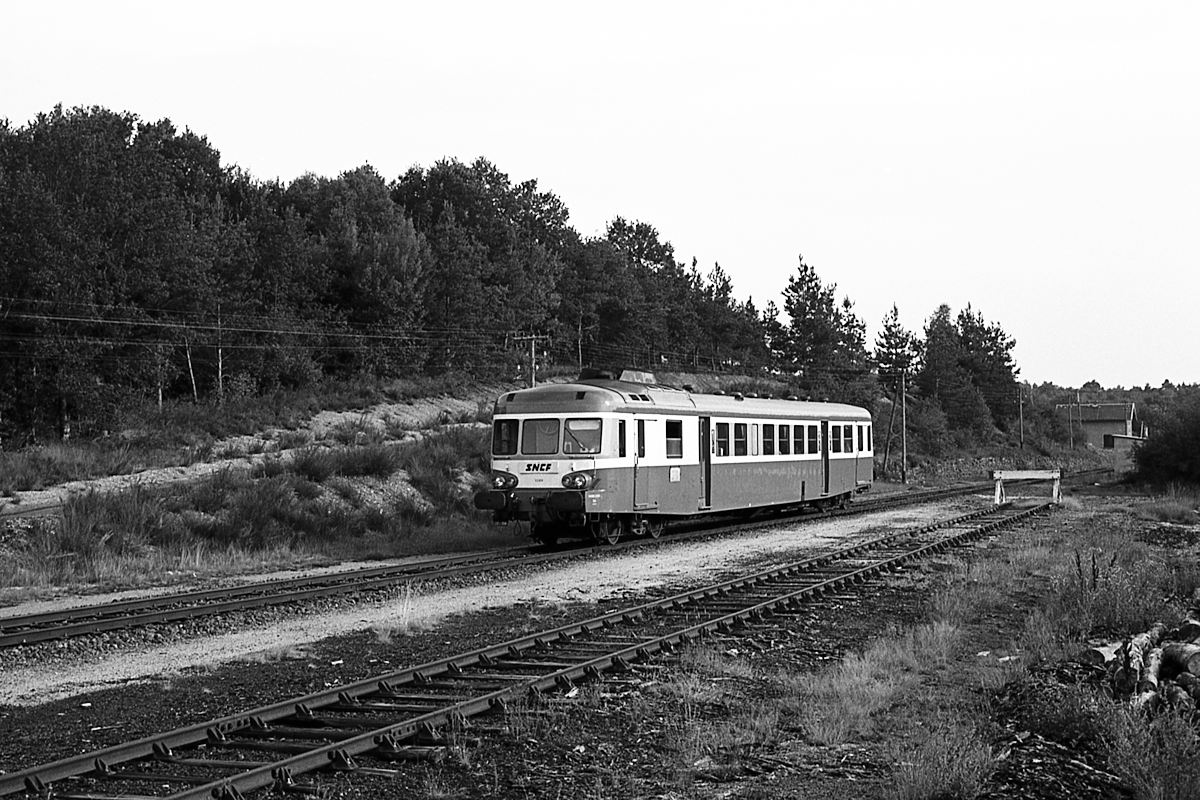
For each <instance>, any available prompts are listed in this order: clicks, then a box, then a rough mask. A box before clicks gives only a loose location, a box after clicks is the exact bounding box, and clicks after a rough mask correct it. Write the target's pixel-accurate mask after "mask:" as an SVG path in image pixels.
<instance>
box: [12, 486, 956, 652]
mask: <svg viewBox="0 0 1200 800" xmlns="http://www.w3.org/2000/svg"><path fill="white" fill-rule="evenodd" d="M975 488H977V487H954V488H951V489H935V490H930V491H923V492H913V493H909V494H904V495H888V496H887V497H886V498H872V499H871V500H870V501H867V502H860V503H855V504H853V506H851V507H848V508H845V509H831V510H829V511H826V512H824V513H823V514H822V515H821V516H842V515H851V514H861V513H867V512H870V511H873V510H876V509H879V508H890V507H893V506H900V505H909V504H915V503H922V502H932V501H935V500H939V499H944V498H946V497H952V496H955V495H959V494H964V493H967V492H970V491H973V490H974V489H975ZM795 516H796V515H795V514H793V515H790V516H787V515H769V516H768V518H766V519H762V520H757V521H750V522H747V521H742V522H739V523H737V524H734V525H730V524H728V522H727V520H724V519H719V520H718V521H717V523H716V525H715V526H714V524H713V523H712V522H711V521H706V522H705V523H700V524H699V526H698V527H695V528H692V527H685V529H684V530H683V532H679V533H675V534H674V535H673V537H672V538H673V539H674V540H676V541H679V540H681V539H684V538H689V537H698V536H713V535H719V534H721V533H725V532H729V531H733V530H739V531H745V530H755V529H758V528H762V527H769V526H773V525H778V524H780V523H781V522H783V521H787V520H788V519H794V518H795ZM650 541H653V540H646V539H629V540H626V541H623V542H619V543H618V544H617V545H615V546H614V545H603V544H591V543H582V544H575V545H571V546H568V547H565V548H560V549H558V550H555V551H552V552H542V551H540V550H539V549H538V548H535V547H513V548H506V549H503V550H497V551H491V552H485V553H475V554H471V555H466V556H447V557H444V558H440V559H432V560H426V561H421V562H413V563H408V564H399V565H387V566H382V567H370V568H366V569H360V570H347V571H345V572H340V573H332V574H326V575H318V576H302V577H298V578H289V579H281V580H275V581H260V582H254V583H246V584H240V585H237V586H230V587H222V588H216V589H200V590H195V591H190V592H179V593H173V594H164V595H157V596H154V597H149V598H138V599H132V600H124V601H118V602H113V603H106V604H103V605H85V606H74V607H71V608H66V609H59V610H56V611H47V612H41V613H35V614H24V615H13V616H3V615H0V648H3V647H16V646H20V645H28V644H36V643H38V642H44V641H50V640H54V639H67V638H71V637H76V636H83V635H87V634H94V633H103V632H106V631H114V630H123V629H125V628H133V627H138V626H141V625H148V624H154V623H163V622H175V621H179V620H185V619H192V618H195V617H200V616H208V615H215V614H221V613H226V612H230V611H242V610H248V609H252V608H261V607H264V606H272V605H283V604H285V603H291V602H298V601H302V600H311V599H317V598H321V597H330V596H335V595H341V594H349V593H352V592H361V591H369V590H374V589H382V588H386V587H388V586H392V585H395V584H398V583H405V582H412V581H416V580H437V579H439V578H446V577H451V576H455V575H465V574H470V573H474V572H485V571H493V570H499V569H505V568H508V567H514V566H530V565H536V564H540V563H544V562H548V561H555V560H558V559H562V558H569V557H573V556H576V555H579V554H581V553H582V552H587V551H611V550H612V549H614V547H615V548H617V549H625V548H629V547H637V546H641V545H644V544H647V543H649V542H650ZM509 553H520V554H521V555H516V556H511V557H507V558H506V557H504V556H505V554H509Z"/></svg>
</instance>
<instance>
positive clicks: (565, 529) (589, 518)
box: [475, 456, 874, 543]
mask: <svg viewBox="0 0 1200 800" xmlns="http://www.w3.org/2000/svg"><path fill="white" fill-rule="evenodd" d="M828 463H829V467H828V469H826V468H825V465H824V463H823V462H822V461H787V462H774V463H764V462H752V463H737V464H679V465H663V466H638V467H635V468H632V469H630V468H623V469H612V470H603V471H601V472H600V473H599V475H600V480H599V481H598V484H597V488H594V489H588V490H584V491H573V490H568V489H514V490H509V491H500V490H492V491H487V492H481V493H480V494H478V495H476V497H475V506H476V507H477V508H480V509H483V510H488V511H491V512H492V513H493V518H494V519H495V520H496V521H497V522H511V521H518V522H524V523H528V524H529V527H530V535H531V536H533V538H535V539H538V540H539V541H543V542H547V543H552V542H554V541H556V540H558V539H559V538H594V539H597V540H601V541H609V542H616V541H617V540H618V539H619V538H621V537H624V536H643V535H649V536H658V535H659V534H660V533H661V532H662V527H663V525H664V524H665V523H666V522H667V521H669V520H672V519H680V518H687V517H695V516H698V515H704V514H720V513H729V512H738V511H743V512H744V511H753V510H757V509H768V508H788V507H801V506H816V507H827V506H832V505H840V504H844V503H846V502H848V501H849V499H850V498H851V497H852V496H853V495H854V494H856V493H858V492H862V491H866V490H867V489H868V488H870V486H871V482H872V479H873V475H872V469H873V466H874V465H873V459H872V458H871V457H870V456H863V457H860V458H845V459H830V460H829V462H828Z"/></svg>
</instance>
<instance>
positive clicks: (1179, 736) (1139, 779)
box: [1107, 706, 1200, 800]
mask: <svg viewBox="0 0 1200 800" xmlns="http://www.w3.org/2000/svg"><path fill="white" fill-rule="evenodd" d="M1110 708H1111V714H1110V717H1109V730H1108V736H1107V745H1108V750H1109V761H1110V764H1111V767H1112V770H1113V772H1114V773H1116V774H1117V775H1118V776H1120V777H1121V779H1122V781H1123V782H1124V783H1125V785H1126V786H1128V787H1129V788H1130V789H1131V790H1132V791H1133V796H1134V797H1135V798H1137V800H1161V798H1167V797H1180V798H1182V797H1200V738H1198V737H1197V733H1196V729H1195V727H1193V725H1192V724H1191V722H1190V721H1189V720H1188V719H1186V718H1184V717H1182V716H1180V715H1178V714H1176V713H1174V712H1170V711H1168V712H1166V713H1163V714H1159V715H1158V716H1156V717H1153V718H1152V719H1150V720H1147V719H1146V718H1145V717H1144V716H1143V715H1142V714H1140V713H1138V712H1135V711H1133V710H1131V709H1129V708H1127V707H1124V706H1111V707H1110Z"/></svg>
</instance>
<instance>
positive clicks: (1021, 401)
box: [1017, 385, 1025, 450]
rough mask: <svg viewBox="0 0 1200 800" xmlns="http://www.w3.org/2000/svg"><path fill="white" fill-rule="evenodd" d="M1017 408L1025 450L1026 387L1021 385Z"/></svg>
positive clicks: (1022, 443) (1019, 386)
mask: <svg viewBox="0 0 1200 800" xmlns="http://www.w3.org/2000/svg"><path fill="white" fill-rule="evenodd" d="M1017 407H1018V410H1017V414H1018V418H1019V419H1020V420H1021V422H1020V428H1021V449H1022V450H1024V449H1025V387H1023V386H1021V385H1018V386H1017Z"/></svg>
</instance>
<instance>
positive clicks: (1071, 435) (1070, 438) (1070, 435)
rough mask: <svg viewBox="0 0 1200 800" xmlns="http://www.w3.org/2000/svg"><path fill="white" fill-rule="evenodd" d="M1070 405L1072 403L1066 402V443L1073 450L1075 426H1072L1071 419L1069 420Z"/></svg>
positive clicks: (1070, 415)
mask: <svg viewBox="0 0 1200 800" xmlns="http://www.w3.org/2000/svg"><path fill="white" fill-rule="evenodd" d="M1070 407H1072V404H1070V403H1067V444H1068V446H1069V447H1070V449H1072V450H1074V449H1075V427H1074V425H1072V420H1070V417H1072V413H1070Z"/></svg>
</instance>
